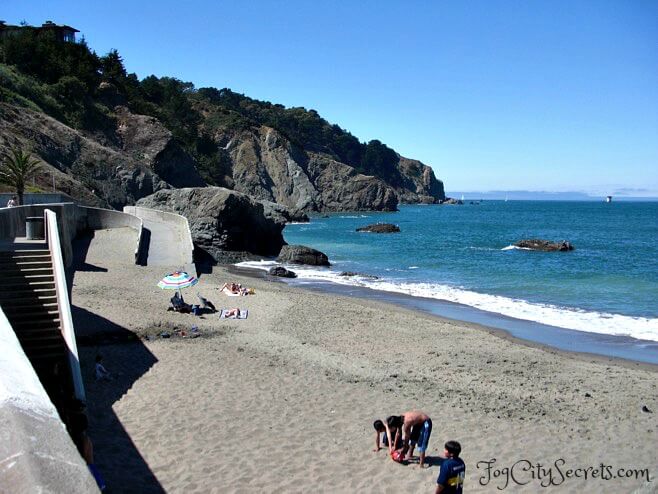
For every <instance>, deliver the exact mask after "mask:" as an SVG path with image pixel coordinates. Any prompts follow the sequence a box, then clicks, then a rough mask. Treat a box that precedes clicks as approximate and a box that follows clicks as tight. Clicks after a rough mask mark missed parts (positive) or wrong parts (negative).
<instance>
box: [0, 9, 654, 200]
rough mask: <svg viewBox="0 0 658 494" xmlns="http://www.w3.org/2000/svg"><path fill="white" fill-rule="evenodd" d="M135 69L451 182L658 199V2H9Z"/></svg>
mask: <svg viewBox="0 0 658 494" xmlns="http://www.w3.org/2000/svg"><path fill="white" fill-rule="evenodd" d="M0 18H2V19H3V20H5V21H6V22H8V23H11V24H15V23H19V22H21V21H22V20H25V21H27V22H28V23H29V24H33V25H37V24H40V23H42V22H43V21H45V20H52V21H53V22H56V23H58V24H69V25H72V26H74V27H76V28H77V29H79V30H80V31H81V33H80V34H81V35H84V36H85V38H86V40H87V42H88V43H89V45H90V47H91V48H92V49H94V50H95V51H96V52H97V53H98V54H100V55H103V54H105V53H107V52H108V51H109V50H110V49H112V48H116V49H117V50H118V51H119V53H120V54H121V55H122V56H123V57H124V60H125V64H126V68H127V69H128V71H130V72H135V73H137V75H138V76H139V77H140V78H143V77H146V76H148V75H150V74H155V75H157V76H165V75H167V76H173V77H178V78H180V79H182V80H185V81H190V82H193V83H194V84H195V85H196V86H197V87H204V86H214V87H218V88H223V87H229V88H231V89H233V90H234V91H237V92H240V93H244V94H246V95H248V96H251V97H253V98H257V99H261V100H267V101H271V102H273V103H281V104H283V105H286V106H303V107H305V108H308V109H311V108H313V109H315V110H317V111H318V112H319V113H320V114H321V115H322V116H323V117H324V118H326V119H327V120H329V121H330V122H332V123H337V124H338V125H340V126H341V127H343V128H344V129H347V130H349V131H350V132H351V133H352V134H354V135H355V136H357V137H358V138H359V139H360V140H362V141H367V140H370V139H379V140H381V141H382V142H384V143H385V144H387V145H388V146H390V147H392V148H394V149H395V150H396V151H398V152H399V153H401V154H402V155H404V156H407V157H410V158H416V159H419V160H421V161H423V162H424V163H426V164H428V165H430V166H432V168H433V169H434V171H435V173H436V175H437V176H438V177H439V178H441V179H442V180H444V182H445V186H446V189H447V191H448V192H449V191H451V190H454V191H457V190H459V191H463V190H480V191H487V190H518V189H525V190H538V191H539V190H546V191H584V192H589V193H592V194H597V195H602V194H603V195H605V194H622V191H625V192H624V193H625V194H628V195H639V196H658V20H657V19H658V1H653V0H652V1H645V0H632V1H626V0H619V1H607V0H597V1H578V0H576V1H560V0H555V1H541V2H540V1H470V0H469V1H457V0H455V1H453V2H434V1H429V0H428V1H414V0H409V1H395V2H394V1H385V0H379V1H356V0H354V1H347V0H345V1H331V0H327V1H323V2H316V1H312V0H308V1H293V0H290V1H237V0H236V1H219V0H218V1H188V2H181V1H176V2H174V1H171V0H161V1H158V2H154V1H134V0H133V1H130V2H128V1H125V0H114V1H112V2H90V1H88V0H87V1H73V0H60V1H57V2H53V1H47V0H32V1H30V2H26V1H25V0H20V1H18V0H3V5H2V12H1V13H0Z"/></svg>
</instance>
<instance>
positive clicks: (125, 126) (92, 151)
mask: <svg viewBox="0 0 658 494" xmlns="http://www.w3.org/2000/svg"><path fill="white" fill-rule="evenodd" d="M117 110H118V111H117V115H118V118H117V128H116V134H115V135H114V136H112V137H113V139H111V140H107V139H106V140H105V143H103V144H101V143H100V142H99V141H98V140H95V139H94V138H93V137H92V136H90V135H89V134H86V133H82V132H80V131H78V130H74V129H72V128H70V127H68V126H66V125H64V124H63V123H61V122H59V121H58V120H55V119H54V118H51V117H49V116H48V115H46V114H44V113H41V112H37V111H33V110H30V109H27V108H20V107H16V106H12V105H8V104H4V103H0V148H1V149H9V148H13V147H21V146H22V147H24V148H25V149H29V150H30V151H31V152H32V153H33V154H35V155H36V156H38V157H39V158H40V159H41V160H42V161H43V163H44V166H43V169H42V170H41V172H40V173H39V175H38V177H37V182H36V185H39V186H41V188H43V189H45V190H51V189H52V187H53V184H54V187H55V189H56V190H57V191H62V192H65V193H67V194H69V195H70V196H71V197H73V198H74V199H77V200H80V201H81V202H83V203H86V204H91V205H98V206H107V205H109V206H111V207H114V208H121V207H122V206H124V205H126V204H132V203H134V202H135V201H136V200H138V199H140V198H142V197H146V196H148V195H150V194H152V193H153V192H155V191H158V190H160V189H163V188H170V187H184V186H202V185H204V182H203V180H202V179H201V177H200V176H199V174H198V172H197V171H196V168H195V167H194V160H193V159H192V158H191V156H190V155H189V154H188V153H187V152H185V150H183V149H182V148H181V147H180V146H179V145H178V144H177V143H176V142H175V140H174V139H173V137H172V135H171V132H169V131H168V130H167V129H165V128H164V127H163V126H162V125H161V124H160V123H159V122H158V121H157V120H156V119H153V118H151V117H144V116H141V115H133V114H131V113H130V112H128V111H127V110H126V109H121V108H119V109H117ZM112 141H113V143H112Z"/></svg>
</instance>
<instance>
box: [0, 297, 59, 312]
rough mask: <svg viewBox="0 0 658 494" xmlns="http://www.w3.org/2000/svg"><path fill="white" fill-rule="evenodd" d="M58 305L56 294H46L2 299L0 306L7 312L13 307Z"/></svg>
mask: <svg viewBox="0 0 658 494" xmlns="http://www.w3.org/2000/svg"><path fill="white" fill-rule="evenodd" d="M50 306H55V307H56V306H57V296H55V295H44V296H41V297H39V296H37V297H24V298H14V299H11V301H9V300H5V301H3V300H0V307H2V310H3V311H5V312H7V311H8V310H11V309H16V310H18V309H23V308H30V307H50Z"/></svg>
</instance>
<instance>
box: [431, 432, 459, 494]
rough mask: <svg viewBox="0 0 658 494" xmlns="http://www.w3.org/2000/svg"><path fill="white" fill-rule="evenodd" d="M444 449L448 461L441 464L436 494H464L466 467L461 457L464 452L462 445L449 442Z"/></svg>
mask: <svg viewBox="0 0 658 494" xmlns="http://www.w3.org/2000/svg"><path fill="white" fill-rule="evenodd" d="M444 448H445V451H444V452H443V454H444V456H445V457H446V460H444V462H443V463H441V471H440V472H439V478H438V479H436V483H437V486H436V491H435V494H462V488H463V487H464V475H465V473H466V465H464V462H463V461H462V459H461V458H460V457H459V453H461V451H462V447H461V444H459V443H458V442H457V441H448V442H447V443H446V444H445V446H444Z"/></svg>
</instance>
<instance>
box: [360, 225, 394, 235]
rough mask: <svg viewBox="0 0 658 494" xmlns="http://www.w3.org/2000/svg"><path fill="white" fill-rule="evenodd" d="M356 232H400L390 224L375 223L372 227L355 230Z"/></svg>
mask: <svg viewBox="0 0 658 494" xmlns="http://www.w3.org/2000/svg"><path fill="white" fill-rule="evenodd" d="M356 231H357V232H370V233H398V232H399V231H400V227H399V226H397V225H392V224H390V223H375V224H373V225H367V226H362V227H360V228H357V229H356Z"/></svg>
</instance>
